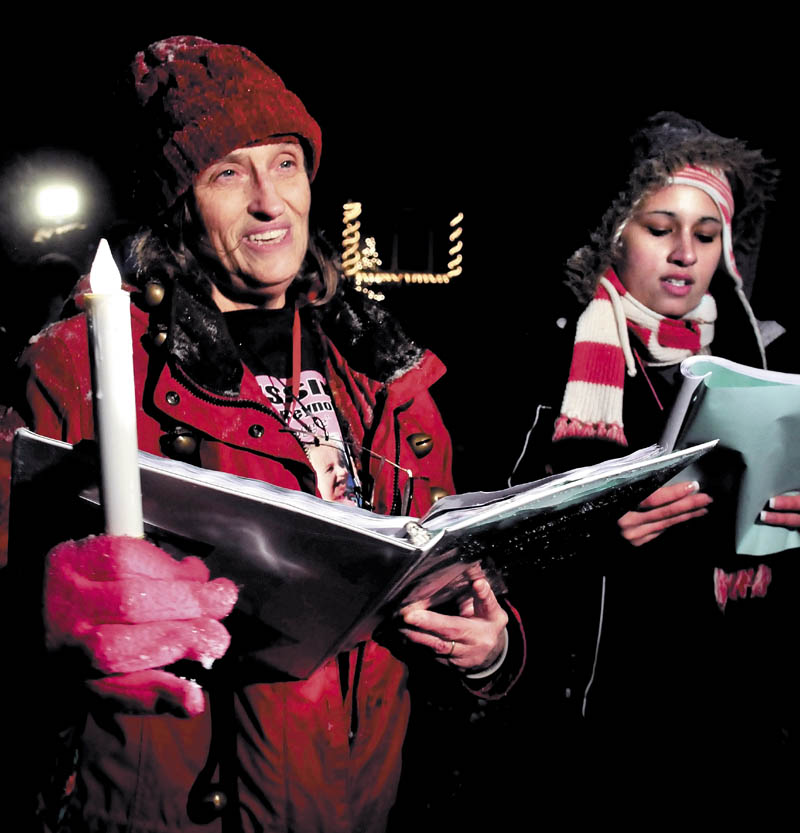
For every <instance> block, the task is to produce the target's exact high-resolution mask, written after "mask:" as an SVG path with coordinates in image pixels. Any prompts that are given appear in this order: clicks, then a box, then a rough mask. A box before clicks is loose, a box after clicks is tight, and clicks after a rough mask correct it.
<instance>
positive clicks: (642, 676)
mask: <svg viewBox="0 0 800 833" xmlns="http://www.w3.org/2000/svg"><path fill="white" fill-rule="evenodd" d="M775 180H776V174H775V172H774V171H773V170H772V169H771V168H770V166H769V165H768V164H767V162H766V160H765V159H764V157H763V156H762V154H761V153H760V152H759V151H755V150H750V149H748V148H747V146H746V145H745V144H744V143H743V142H741V141H739V140H737V139H727V138H723V137H721V136H717V135H715V134H713V133H711V132H710V131H709V130H707V129H706V128H705V127H704V126H703V125H701V124H700V123H699V122H696V121H692V120H690V119H686V118H684V117H682V116H680V115H678V114H677V113H659V114H657V115H656V116H654V117H652V118H651V119H650V120H649V121H648V122H647V125H646V126H645V128H644V129H643V130H642V131H641V132H640V133H638V134H637V135H636V136H635V137H634V157H633V164H632V167H631V170H630V173H629V175H628V178H627V184H626V187H625V189H624V190H622V191H621V192H620V193H619V194H618V196H617V198H616V199H615V200H614V201H613V202H612V204H611V206H610V208H609V209H608V210H607V211H606V213H605V215H604V217H603V220H602V222H601V224H600V227H599V228H598V229H597V230H596V231H595V232H594V234H593V235H592V237H591V242H590V243H589V244H588V245H586V246H584V247H583V248H581V249H580V250H579V251H577V252H576V253H575V254H574V255H573V256H572V258H570V260H569V262H568V265H567V274H568V280H567V283H568V285H569V287H570V289H571V290H572V293H573V294H574V296H575V297H576V298H577V300H578V305H577V306H575V304H574V300H575V298H573V299H572V307H573V308H572V309H571V310H570V309H569V305H567V309H565V310H559V311H558V313H557V315H555V316H553V318H554V319H555V320H556V321H557V325H556V326H555V327H553V328H552V333H551V338H552V340H553V341H554V342H556V344H558V345H560V348H561V349H560V355H561V356H562V364H561V365H556V368H557V370H556V372H557V374H558V379H557V380H555V381H554V384H553V386H552V388H551V390H550V391H549V394H546V397H545V398H544V399H543V400H542V401H541V404H540V407H539V408H538V409H537V412H536V420H535V422H534V428H533V429H532V430H531V432H529V436H528V437H527V439H526V446H525V452H524V453H523V454H522V455H521V456H520V459H519V460H518V461H517V464H516V467H515V473H514V475H513V480H514V482H523V481H525V480H530V479H533V478H534V477H537V476H541V475H542V474H544V473H545V472H546V471H553V470H566V469H569V468H572V467H575V466H578V465H586V464H588V463H594V462H598V461H600V460H602V459H605V458H609V457H615V456H620V455H623V454H627V453H628V452H630V451H633V450H634V449H636V448H641V447H644V446H647V445H650V444H651V443H654V442H657V441H658V439H659V437H660V435H661V433H662V430H663V428H664V424H665V420H666V418H667V416H668V415H669V412H670V408H671V406H672V404H673V402H674V400H675V397H676V395H677V392H678V388H679V386H680V378H681V376H680V369H679V368H680V362H681V361H682V360H683V359H684V358H687V357H689V356H691V355H695V354H699V353H713V354H714V355H720V356H724V357H727V358H729V359H732V360H734V361H737V362H741V363H744V364H747V365H751V366H756V367H764V366H766V359H767V347H768V345H769V343H770V340H771V339H772V338H774V337H775V336H776V334H778V335H779V334H780V333H781V329H780V328H779V327H776V326H772V327H764V326H762V324H761V322H759V321H758V320H757V319H756V317H755V315H754V314H753V311H752V309H751V307H750V303H749V301H748V294H749V290H750V289H751V288H752V284H753V279H754V275H755V265H756V259H757V256H758V248H759V242H760V237H761V231H762V225H763V219H764V209H765V205H766V202H767V201H768V199H769V198H770V195H771V193H772V191H773V189H774V185H775ZM565 313H566V314H565ZM771 324H773V325H774V322H771ZM783 337H784V338H785V336H783ZM554 354H555V355H559V352H558V351H555V350H554ZM781 369H783V368H781ZM565 382H566V385H565ZM710 491H711V486H709V487H708V489H706V487H705V486H704V485H700V484H697V483H679V484H678V485H673V486H667V487H664V488H661V489H659V490H658V491H657V492H655V493H654V494H653V495H651V496H650V497H649V498H648V499H647V500H646V501H645V502H644V503H643V504H642V505H641V506H640V507H639V509H638V511H634V512H629V513H628V514H626V515H625V516H624V517H623V518H621V519H620V521H619V528H620V531H621V533H622V537H623V538H624V539H626V541H627V542H629V543H630V544H633V545H634V546H637V547H638V546H639V545H646V546H644V547H642V549H632V548H631V547H630V546H629V545H628V543H625V542H624V541H621V540H620V539H619V536H618V535H616V534H615V535H614V537H612V538H610V539H609V541H605V542H601V541H594V542H592V552H591V553H590V555H591V559H587V560H584V561H581V562H580V563H578V562H573V563H572V564H571V565H570V566H568V567H566V568H561V570H560V572H558V573H557V574H556V576H555V577H551V578H550V580H549V581H548V582H547V583H548V588H549V590H550V591H552V592H550V593H549V595H548V600H547V605H548V610H549V611H550V613H551V614H552V618H551V624H554V625H555V627H553V628H552V632H553V633H555V634H557V635H558V637H555V638H558V639H559V640H560V641H561V642H562V645H561V648H562V649H563V650H562V654H563V655H564V656H566V657H568V658H569V659H566V660H563V661H562V662H561V664H560V669H561V670H562V672H563V673H561V672H560V673H561V676H560V677H559V678H558V679H557V681H556V683H557V685H558V687H559V691H560V693H561V695H565V696H566V697H567V698H568V699H569V700H570V702H572V703H574V704H575V713H576V714H581V715H582V716H583V717H585V718H587V724H588V725H589V726H590V727H592V730H593V731H592V737H593V740H594V741H596V743H595V744H594V745H593V746H592V747H591V748H593V749H594V751H595V752H597V753H598V754H599V755H600V756H605V755H606V754H608V753H610V752H611V751H612V750H614V752H615V756H616V755H620V753H622V754H621V761H622V763H621V764H620V768H617V769H615V779H617V778H618V777H619V776H620V775H622V774H625V775H626V776H629V777H630V778H633V779H635V780H636V781H637V782H638V783H640V784H641V783H642V779H644V780H647V782H648V783H650V784H657V785H658V786H659V788H663V789H664V790H668V791H672V790H673V788H674V787H675V785H676V784H682V783H688V782H689V781H690V780H691V779H689V778H688V777H687V776H688V774H690V773H693V774H694V775H699V773H700V772H701V771H702V773H703V776H704V777H705V776H707V775H708V776H711V777H713V775H714V773H718V772H720V765H721V764H727V765H730V764H731V762H735V763H734V765H735V766H736V768H737V772H738V773H739V774H740V775H743V774H744V772H745V771H746V768H747V767H748V766H750V764H751V763H753V762H755V761H756V760H757V761H758V766H759V767H760V768H763V767H765V766H768V764H769V762H778V761H780V759H781V758H782V756H783V755H784V754H785V752H786V746H785V744H786V742H787V737H788V731H789V722H790V717H791V715H790V712H789V686H788V681H789V679H790V674H791V671H790V666H791V659H790V658H791V656H792V655H793V652H791V651H790V648H791V647H792V646H791V645H790V644H789V637H788V634H789V633H790V630H789V629H790V626H791V617H790V608H791V605H790V604H787V600H788V597H789V594H790V593H791V585H792V577H791V574H792V571H793V565H792V560H793V559H794V558H795V557H796V554H795V553H780V554H778V555H776V556H773V557H771V558H768V559H763V560H757V559H753V558H752V557H746V558H745V557H738V556H736V555H735V552H734V548H733V545H732V541H731V540H729V535H728V533H727V532H726V527H725V526H724V525H723V524H722V523H719V521H721V520H725V515H726V514H727V512H726V509H725V508H724V505H723V501H722V499H721V497H717V503H716V505H715V503H714V497H713V496H712V494H711V493H710ZM798 505H799V504H798V499H797V498H792V497H783V498H777V500H776V506H775V509H777V510H795V511H796V510H797V508H798ZM766 520H767V522H772V523H783V524H785V525H797V523H796V522H797V516H796V515H793V514H792V513H791V512H781V511H778V512H769V513H767V515H766ZM715 570H716V571H717V572H716V576H718V577H719V576H722V577H724V579H725V581H729V582H731V583H735V582H737V581H738V582H739V584H741V585H742V591H743V592H742V593H741V594H736V595H739V596H741V598H735V599H732V600H728V602H727V604H726V605H723V604H721V603H719V599H718V597H715V592H714V579H715ZM747 570H751V573H752V574H750V573H748V572H747ZM748 576H750V578H748ZM754 752H757V755H755V756H753V755H751V754H750V753H754ZM675 755H680V758H681V764H680V766H679V767H675V766H674V760H675ZM694 767H697V769H695V768H694ZM603 771H607V770H603ZM617 783H620V782H619V781H618V780H617Z"/></svg>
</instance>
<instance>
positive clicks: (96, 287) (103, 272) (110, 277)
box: [89, 237, 122, 294]
mask: <svg viewBox="0 0 800 833" xmlns="http://www.w3.org/2000/svg"><path fill="white" fill-rule="evenodd" d="M89 283H90V285H91V287H92V292H95V293H98V294H106V293H109V292H115V291H119V290H121V289H122V276H121V275H120V273H119V269H117V264H116V263H114V258H113V257H111V249H110V248H109V245H108V240H106V239H105V237H103V238H101V240H100V245H99V246H98V247H97V253H96V254H95V256H94V261H93V262H92V269H91V272H90V273H89Z"/></svg>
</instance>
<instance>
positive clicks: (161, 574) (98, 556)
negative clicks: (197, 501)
mask: <svg viewBox="0 0 800 833" xmlns="http://www.w3.org/2000/svg"><path fill="white" fill-rule="evenodd" d="M50 560H51V564H52V565H53V566H54V567H55V566H57V565H59V564H68V565H69V566H70V567H72V569H73V570H75V571H76V572H78V573H79V574H81V575H83V576H86V578H89V579H93V580H94V581H110V580H113V579H121V578H127V577H129V576H142V577H145V578H155V579H162V580H164V581H172V580H176V579H177V580H184V581H201V582H202V581H208V577H209V575H208V568H207V567H206V566H205V564H204V563H203V562H202V561H201V560H200V559H199V558H195V557H194V556H189V557H188V558H184V559H183V561H177V560H176V559H174V558H173V557H172V556H171V555H169V554H168V553H166V552H164V550H162V549H159V548H158V547H157V546H155V545H154V544H151V543H150V542H149V541H144V540H142V539H140V538H127V537H124V536H113V535H97V536H95V537H92V538H83V539H81V540H80V541H64V542H63V543H62V544H59V545H58V546H57V547H55V548H54V549H53V551H52V552H51V554H50Z"/></svg>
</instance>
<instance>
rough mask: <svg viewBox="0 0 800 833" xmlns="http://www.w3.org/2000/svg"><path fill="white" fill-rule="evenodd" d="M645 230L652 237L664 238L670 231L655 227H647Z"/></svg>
mask: <svg viewBox="0 0 800 833" xmlns="http://www.w3.org/2000/svg"><path fill="white" fill-rule="evenodd" d="M647 230H648V231H649V232H650V234H652V235H653V237H664V236H666V235H667V234H669V231H670V230H669V229H668V228H657V227H656V226H648V227H647Z"/></svg>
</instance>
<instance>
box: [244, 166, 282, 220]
mask: <svg viewBox="0 0 800 833" xmlns="http://www.w3.org/2000/svg"><path fill="white" fill-rule="evenodd" d="M248 210H249V212H250V213H251V214H252V215H253V216H254V217H259V218H264V219H267V220H273V219H275V218H276V217H280V215H281V214H283V212H284V211H285V210H286V203H285V202H284V200H283V198H282V197H281V195H280V193H279V192H278V189H277V187H276V185H275V183H274V182H273V180H272V179H271V178H270V176H269V175H267V174H265V175H263V176H257V177H253V180H252V191H251V194H250V204H249V205H248Z"/></svg>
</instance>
